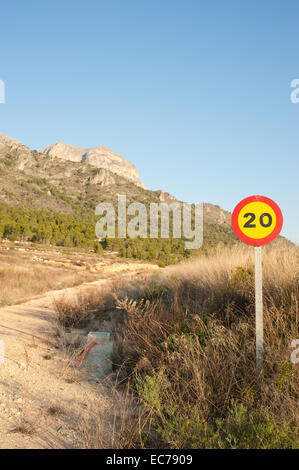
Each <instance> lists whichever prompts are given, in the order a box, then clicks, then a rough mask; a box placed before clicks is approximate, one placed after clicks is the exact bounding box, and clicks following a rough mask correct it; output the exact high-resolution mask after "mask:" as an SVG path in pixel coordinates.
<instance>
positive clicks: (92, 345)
mask: <svg viewBox="0 0 299 470" xmlns="http://www.w3.org/2000/svg"><path fill="white" fill-rule="evenodd" d="M96 344H100V343H99V342H98V341H95V340H93V341H92V342H91V343H90V344H89V345H88V346H87V348H86V349H85V351H84V352H83V353H82V354H81V356H79V357H78V359H77V360H78V362H82V361H83V359H85V357H86V356H87V354H88V353H89V351H90V350H91V348H93V347H94V346H95V345H96Z"/></svg>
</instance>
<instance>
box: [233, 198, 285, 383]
mask: <svg viewBox="0 0 299 470" xmlns="http://www.w3.org/2000/svg"><path fill="white" fill-rule="evenodd" d="M282 224H283V216H282V212H281V210H280V208H279V206H278V205H277V204H276V202H274V201H272V199H269V198H268V197H265V196H250V197H247V198H245V199H243V200H242V201H241V202H239V204H237V206H236V207H235V209H234V211H233V215H232V226H233V230H234V232H235V234H236V235H237V237H238V238H239V239H240V240H242V241H243V242H244V243H247V244H248V245H253V246H254V247H255V250H254V252H255V327H256V372H257V375H258V376H259V375H260V373H261V372H262V368H263V348H264V346H263V279H262V246H263V245H267V244H268V243H270V242H272V241H273V240H275V238H276V237H278V235H279V234H280V232H281V229H282Z"/></svg>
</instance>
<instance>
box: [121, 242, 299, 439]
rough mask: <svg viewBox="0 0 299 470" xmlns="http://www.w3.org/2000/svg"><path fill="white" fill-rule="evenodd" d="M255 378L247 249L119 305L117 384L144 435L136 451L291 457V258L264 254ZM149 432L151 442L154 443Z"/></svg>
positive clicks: (295, 391)
mask: <svg viewBox="0 0 299 470" xmlns="http://www.w3.org/2000/svg"><path fill="white" fill-rule="evenodd" d="M263 273H264V341H265V362H264V370H263V373H262V376H261V377H260V378H259V379H258V380H257V379H256V375H255V323H254V269H253V250H252V249H243V250H242V249H241V248H240V247H238V248H234V249H232V250H224V251H222V252H221V253H220V252H219V253H218V254H217V253H216V254H214V255H213V256H208V257H203V258H201V259H199V260H197V261H196V262H192V263H189V264H186V265H182V266H180V267H175V268H170V269H168V270H167V274H166V275H165V274H163V275H160V276H159V277H156V278H154V279H151V280H150V281H148V283H147V288H146V289H145V290H144V291H143V293H142V294H141V295H139V297H136V295H135V296H132V295H129V296H126V297H124V295H122V296H120V298H119V301H118V309H120V311H121V312H122V315H123V322H124V323H123V326H122V329H121V330H120V329H119V327H118V331H117V337H118V342H117V361H118V364H119V367H120V369H119V373H120V377H122V378H123V379H126V380H128V381H129V383H130V384H131V387H132V388H133V389H134V390H135V392H136V394H137V396H138V397H139V400H140V402H141V403H142V404H143V407H144V408H145V410H146V416H147V420H148V421H147V422H148V424H149V425H150V429H151V432H150V433H149V434H148V435H147V438H144V439H141V442H142V445H145V446H146V445H150V446H152V445H157V446H158V447H161V446H166V447H171V448H299V412H298V399H299V367H298V364H297V365H295V364H293V363H292V362H291V360H290V354H291V342H292V340H294V339H295V338H298V336H299V335H298V333H299V332H298V302H299V252H298V248H293V249H289V250H283V249H268V250H267V249H265V250H264V266H263ZM153 431H155V433H154V434H153Z"/></svg>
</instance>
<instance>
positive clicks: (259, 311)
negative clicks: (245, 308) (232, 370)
mask: <svg viewBox="0 0 299 470" xmlns="http://www.w3.org/2000/svg"><path fill="white" fill-rule="evenodd" d="M254 258H255V334H256V375H257V376H259V375H260V373H261V372H262V369H263V355H264V354H263V353H264V339H263V338H264V331H263V275H262V247H261V246H256V247H255V248H254Z"/></svg>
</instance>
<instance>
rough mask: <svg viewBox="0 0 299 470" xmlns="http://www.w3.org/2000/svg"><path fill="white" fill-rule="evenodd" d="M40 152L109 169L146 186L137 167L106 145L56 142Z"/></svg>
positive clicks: (139, 184) (143, 186)
mask: <svg viewBox="0 0 299 470" xmlns="http://www.w3.org/2000/svg"><path fill="white" fill-rule="evenodd" d="M41 153H45V154H46V155H50V156H53V157H56V158H60V159H62V160H64V161H71V162H77V163H78V162H84V163H89V164H90V165H92V166H94V167H96V168H104V169H105V170H110V171H111V172H113V173H116V174H118V175H120V176H122V177H123V178H126V179H127V180H129V181H131V182H132V183H135V184H136V185H137V186H140V187H142V188H146V187H145V185H144V184H143V183H142V182H141V181H140V180H139V172H138V170H137V168H136V167H135V166H134V165H133V164H132V163H131V162H129V161H128V160H126V159H125V158H124V157H122V156H121V155H118V154H117V153H115V152H113V151H112V150H110V149H109V148H108V147H104V146H98V147H94V148H90V149H86V148H85V149H84V148H80V147H76V146H75V145H71V144H64V143H62V142H58V143H55V144H52V145H50V146H48V147H46V148H44V149H43V150H41Z"/></svg>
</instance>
